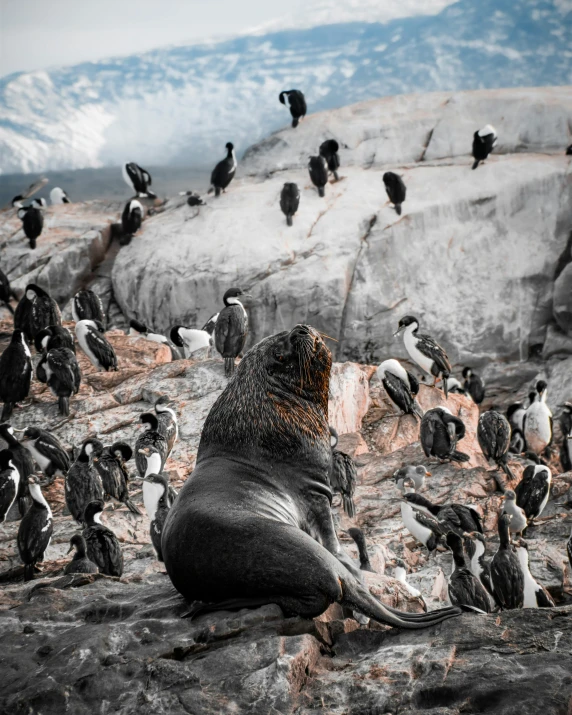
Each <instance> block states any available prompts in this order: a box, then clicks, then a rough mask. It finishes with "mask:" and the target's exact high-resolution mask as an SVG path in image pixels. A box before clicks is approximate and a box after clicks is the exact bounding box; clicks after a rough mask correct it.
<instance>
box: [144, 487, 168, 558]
mask: <svg viewBox="0 0 572 715" xmlns="http://www.w3.org/2000/svg"><path fill="white" fill-rule="evenodd" d="M143 503H144V504H145V511H146V512H147V516H148V517H149V521H150V525H149V529H150V532H151V543H152V544H153V548H154V549H155V553H156V554H157V561H163V551H162V549H161V536H162V534H163V526H164V525H165V521H166V519H167V515H168V513H169V509H170V508H171V500H170V498H169V481H168V480H167V477H165V476H164V475H163V474H148V475H147V476H146V477H145V478H144V479H143Z"/></svg>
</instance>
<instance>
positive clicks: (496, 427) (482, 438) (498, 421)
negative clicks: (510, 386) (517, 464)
mask: <svg viewBox="0 0 572 715" xmlns="http://www.w3.org/2000/svg"><path fill="white" fill-rule="evenodd" d="M477 439H478V440H479V446H480V448H481V450H482V452H483V454H484V455H485V457H486V459H487V461H489V462H490V461H491V460H492V461H493V462H495V464H496V465H497V466H498V467H500V468H501V469H502V470H503V472H504V473H505V474H506V476H507V477H508V479H509V480H513V479H514V474H513V473H512V472H511V470H510V467H509V466H508V461H507V456H506V455H507V453H508V450H509V447H510V440H511V429H510V424H509V422H508V420H507V419H506V417H505V416H504V415H502V414H501V413H500V412H497V411H496V410H493V409H490V410H488V411H487V412H483V414H482V415H481V416H480V417H479V424H478V426H477Z"/></svg>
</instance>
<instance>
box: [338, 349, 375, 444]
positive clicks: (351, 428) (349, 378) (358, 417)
mask: <svg viewBox="0 0 572 715" xmlns="http://www.w3.org/2000/svg"><path fill="white" fill-rule="evenodd" d="M369 404H370V399H369V381H368V374H367V372H365V371H364V370H363V369H362V368H361V366H360V365H358V364H357V363H353V362H344V363H334V364H333V365H332V372H331V376H330V399H329V403H328V421H329V423H330V424H331V425H332V426H333V427H335V429H336V430H337V431H338V433H339V434H345V433H346V432H358V431H359V430H360V429H361V426H362V421H363V418H364V416H365V414H366V413H367V411H368V409H369Z"/></svg>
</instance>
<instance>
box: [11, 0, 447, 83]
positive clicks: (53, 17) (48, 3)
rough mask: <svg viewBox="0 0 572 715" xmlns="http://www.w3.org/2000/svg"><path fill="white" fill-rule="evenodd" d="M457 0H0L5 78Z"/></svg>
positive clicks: (388, 15)
mask: <svg viewBox="0 0 572 715" xmlns="http://www.w3.org/2000/svg"><path fill="white" fill-rule="evenodd" d="M452 2H454V0H287V2H284V0H280V2H278V1H277V0H240V1H237V0H0V77H1V76H4V75H7V74H11V73H12V72H21V71H28V70H35V69H45V68H48V67H54V66H57V65H67V64H75V63H77V62H83V61H86V60H97V59H101V58H103V57H111V56H115V55H128V54H133V53H136V52H143V51H145V50H150V49H153V48H155V47H163V46H165V45H181V44H186V43H191V42H201V41H203V40H209V39H213V38H224V37H232V36H235V35H238V34H242V33H244V32H251V31H258V32H263V31H265V30H277V29H282V28H284V27H311V26H312V25H317V24H322V23H331V22H348V21H352V20H359V21H380V22H385V21H387V20H390V19H394V18H396V17H406V16H408V15H414V14H419V13H431V12H438V11H439V10H441V9H442V8H443V7H445V6H446V5H448V4H451V3H452Z"/></svg>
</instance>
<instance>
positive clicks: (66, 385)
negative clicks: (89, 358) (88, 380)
mask: <svg viewBox="0 0 572 715" xmlns="http://www.w3.org/2000/svg"><path fill="white" fill-rule="evenodd" d="M36 377H37V378H38V380H39V381H40V382H43V383H44V384H46V385H47V386H48V387H49V388H50V390H51V392H52V394H53V395H54V396H55V397H57V398H58V409H59V412H60V415H62V416H64V417H69V414H70V398H71V397H72V396H73V395H77V393H78V392H79V386H80V384H81V371H80V369H79V365H78V362H77V358H76V356H75V354H74V353H73V352H72V351H71V350H68V348H55V349H54V350H50V351H49V352H48V353H45V354H44V355H42V357H41V359H40V362H39V363H38V366H37V368H36Z"/></svg>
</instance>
